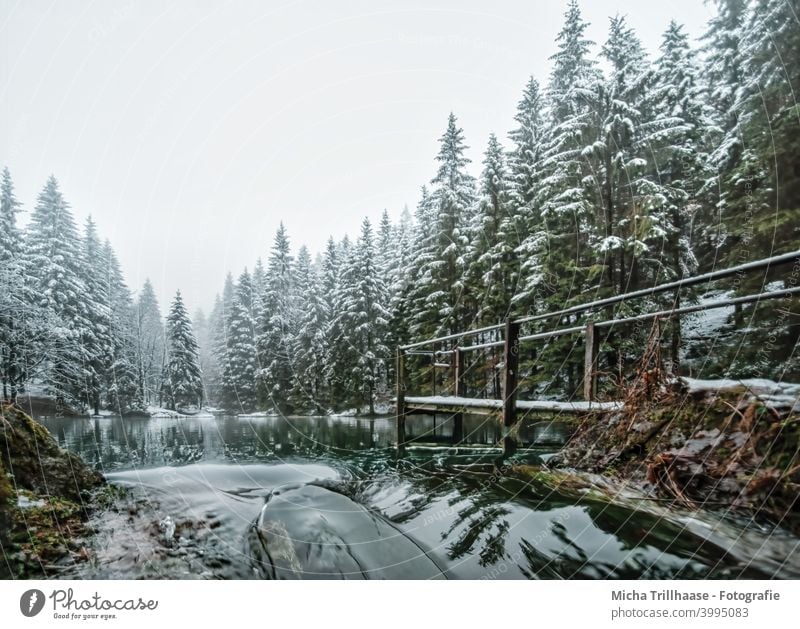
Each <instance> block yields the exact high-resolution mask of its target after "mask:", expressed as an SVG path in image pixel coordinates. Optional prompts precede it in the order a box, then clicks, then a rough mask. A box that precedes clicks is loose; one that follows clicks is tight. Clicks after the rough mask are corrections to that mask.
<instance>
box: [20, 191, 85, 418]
mask: <svg viewBox="0 0 800 629" xmlns="http://www.w3.org/2000/svg"><path fill="white" fill-rule="evenodd" d="M23 258H24V269H25V276H26V281H29V282H30V289H31V293H32V294H33V295H35V299H36V300H37V305H38V306H40V307H41V308H42V309H43V310H44V311H46V312H47V313H48V315H51V318H53V319H56V320H57V323H56V322H55V321H54V323H55V327H53V328H52V329H51V330H50V331H49V332H50V334H51V339H50V341H49V342H48V344H47V347H46V348H43V349H44V353H43V355H41V356H40V360H41V365H42V369H41V377H42V380H43V382H44V384H45V385H46V387H47V389H48V391H49V392H50V393H51V394H52V395H53V396H54V397H55V398H56V400H57V403H59V404H62V403H71V404H78V405H80V406H83V405H84V404H85V403H86V399H85V397H84V393H85V378H84V376H85V372H84V362H85V359H86V356H85V353H84V349H83V346H82V345H81V336H82V334H83V333H84V331H85V330H87V329H88V328H89V325H90V324H89V321H88V316H87V302H86V297H87V288H86V285H85V284H84V282H83V280H82V277H81V272H82V268H81V260H82V255H81V240H80V237H79V236H78V231H77V229H76V227H75V221H74V219H73V217H72V213H71V212H70V209H69V205H68V204H67V202H66V201H65V200H64V197H63V196H62V194H61V191H60V190H59V188H58V182H57V181H56V179H55V177H52V176H51V177H50V178H49V179H48V181H47V183H46V184H45V186H44V189H43V190H42V191H41V192H40V193H39V197H38V199H37V203H36V206H35V208H34V210H33V214H32V216H31V220H30V223H29V225H28V229H27V235H26V241H25V252H24V256H23Z"/></svg>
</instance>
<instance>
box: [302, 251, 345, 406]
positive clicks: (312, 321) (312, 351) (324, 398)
mask: <svg viewBox="0 0 800 629" xmlns="http://www.w3.org/2000/svg"><path fill="white" fill-rule="evenodd" d="M331 245H332V241H328V250H327V251H326V257H325V259H324V261H323V267H322V268H323V273H324V274H325V275H328V274H329V273H331V272H332V269H330V268H329V267H328V264H329V257H328V256H329V255H331V254H332V255H334V256H335V253H332V252H331V251H330V247H331ZM334 290H335V285H334ZM294 299H295V302H294V320H295V322H296V329H295V331H294V335H293V339H292V356H293V360H292V366H293V369H294V383H293V388H292V403H293V406H294V407H295V408H296V409H302V410H305V411H309V412H313V413H320V412H322V413H324V412H326V411H327V410H328V408H329V401H328V394H329V391H328V387H327V377H326V369H325V361H326V359H327V357H328V337H327V331H328V328H329V323H330V322H329V304H328V301H327V300H326V298H325V295H324V294H323V280H321V278H320V276H319V274H318V273H317V270H316V269H315V268H314V267H313V266H312V265H311V256H310V255H309V253H308V249H306V247H305V246H303V247H301V248H300V251H299V252H298V253H297V273H296V278H295V296H294Z"/></svg>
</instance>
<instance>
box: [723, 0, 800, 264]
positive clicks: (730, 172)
mask: <svg viewBox="0 0 800 629" xmlns="http://www.w3.org/2000/svg"><path fill="white" fill-rule="evenodd" d="M743 22H744V26H743V28H742V35H741V39H740V52H741V62H742V64H743V69H742V72H741V79H740V87H739V90H738V92H737V97H736V103H735V105H734V112H735V113H736V116H737V120H736V124H735V126H734V128H733V129H732V130H731V131H730V132H729V136H730V137H731V138H732V140H731V141H734V139H735V141H738V142H739V147H738V150H737V151H736V153H734V154H733V155H731V156H730V159H729V161H730V163H729V164H728V165H727V167H726V168H724V169H723V172H722V174H721V184H720V185H721V187H722V194H723V200H724V204H725V207H724V208H723V212H724V213H723V216H722V220H723V221H724V223H725V226H726V231H727V232H728V242H727V243H726V247H725V249H724V254H725V259H726V261H728V262H729V263H736V262H737V261H738V262H741V261H743V257H742V253H743V252H746V251H749V252H750V253H751V255H750V256H749V257H750V259H753V258H756V257H759V256H760V252H769V251H788V250H790V249H792V248H796V244H797V241H798V235H799V234H800V229H799V228H798V220H800V177H797V176H796V164H797V155H798V150H799V149H800V139H798V138H800V116H798V105H797V94H798V93H800V69H799V68H798V63H800V33H799V32H798V30H800V29H798V28H797V6H796V3H793V2H784V1H779V0H753V1H752V2H751V3H750V5H749V11H748V12H747V14H746V16H745V17H744V18H743ZM743 245H744V246H743Z"/></svg>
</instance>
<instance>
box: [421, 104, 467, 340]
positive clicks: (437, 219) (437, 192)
mask: <svg viewBox="0 0 800 629" xmlns="http://www.w3.org/2000/svg"><path fill="white" fill-rule="evenodd" d="M439 143H440V148H439V154H438V155H437V157H436V160H437V161H438V162H439V170H438V172H437V173H436V176H435V177H434V178H433V180H432V181H431V193H430V197H429V198H428V199H427V200H426V202H425V213H426V218H425V222H429V221H433V225H431V226H426V229H430V228H431V227H432V228H433V233H432V234H427V233H426V234H425V238H424V239H423V241H422V242H419V243H418V245H419V246H420V253H421V254H422V258H423V259H422V261H421V263H422V266H421V267H420V272H419V274H418V279H419V284H418V286H417V290H416V291H415V294H413V295H412V301H413V306H414V312H413V321H412V329H413V333H414V335H415V336H418V337H424V336H431V335H434V334H439V333H447V332H451V331H454V330H460V329H463V328H464V327H465V326H469V325H470V323H471V321H472V319H473V317H474V311H475V308H476V306H475V297H476V296H474V295H467V294H466V293H465V291H464V283H463V279H462V278H463V276H464V272H465V270H466V260H465V254H466V249H467V245H468V225H469V219H470V216H471V209H472V206H473V204H474V202H475V182H474V179H473V177H472V176H471V175H470V174H469V173H468V172H467V165H468V164H469V161H470V160H469V159H468V158H467V157H466V156H465V155H464V152H465V151H466V149H467V147H466V146H465V144H464V132H463V130H462V129H461V128H459V127H458V123H457V121H456V117H455V116H454V115H453V114H452V113H451V114H450V116H449V118H448V121H447V129H446V130H445V132H444V135H442V137H441V138H440V139H439ZM418 264H420V261H418Z"/></svg>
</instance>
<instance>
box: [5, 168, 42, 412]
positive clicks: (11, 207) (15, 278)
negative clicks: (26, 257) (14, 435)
mask: <svg viewBox="0 0 800 629" xmlns="http://www.w3.org/2000/svg"><path fill="white" fill-rule="evenodd" d="M20 205H21V204H20V203H19V201H17V198H16V196H15V195H14V184H13V182H12V180H11V173H10V172H9V171H8V168H4V169H3V176H2V184H0V379H2V382H3V400H8V401H16V398H17V393H18V392H19V390H20V388H21V387H22V386H23V385H24V382H25V376H26V372H27V369H26V367H25V363H26V351H25V350H26V348H27V347H28V341H29V339H28V336H29V335H28V332H29V331H27V330H26V328H27V327H29V322H30V317H32V316H33V315H34V313H33V312H32V311H31V306H30V305H29V302H30V300H29V299H28V297H29V296H26V294H25V290H24V284H23V269H22V268H21V262H22V255H21V254H22V238H21V234H20V232H19V230H18V229H17V213H18V212H19V207H20Z"/></svg>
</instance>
